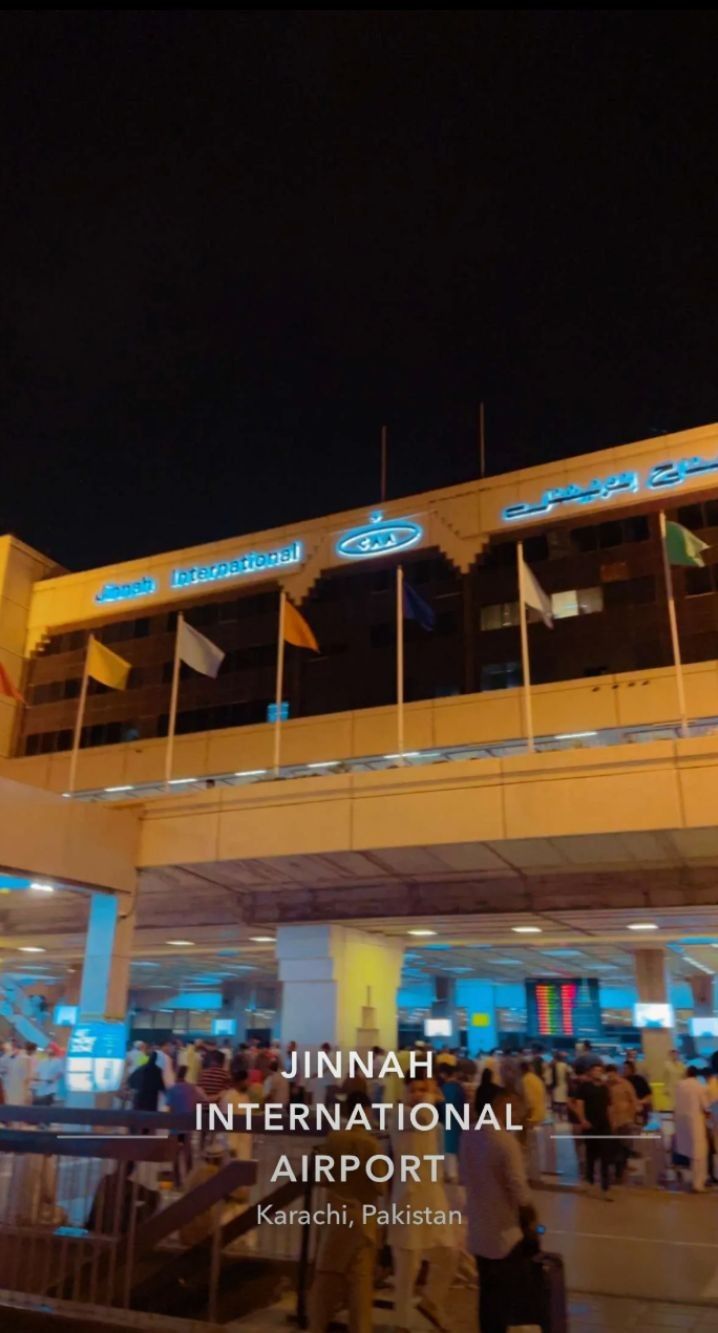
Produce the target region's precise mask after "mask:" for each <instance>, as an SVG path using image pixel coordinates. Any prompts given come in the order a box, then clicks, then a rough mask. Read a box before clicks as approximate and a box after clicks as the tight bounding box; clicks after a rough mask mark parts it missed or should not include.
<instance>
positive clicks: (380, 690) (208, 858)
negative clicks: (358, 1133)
mask: <svg viewBox="0 0 718 1333" xmlns="http://www.w3.org/2000/svg"><path fill="white" fill-rule="evenodd" d="M661 515H663V516H665V517H667V519H668V520H669V521H673V522H677V523H679V524H680V525H682V527H683V528H684V529H685V530H686V531H688V532H690V533H691V534H693V535H694V536H695V537H696V538H697V539H699V540H700V541H702V542H703V543H705V548H704V549H703V551H702V556H701V559H702V561H703V563H700V562H699V563H696V564H693V565H691V566H685V567H681V566H673V567H672V569H671V574H672V588H673V592H674V598H675V611H676V627H677V633H678V641H679V644H680V655H681V658H682V663H683V673H682V674H683V680H684V687H685V712H686V719H687V726H686V725H684V726H683V727H682V726H681V725H680V713H681V709H680V700H679V695H678V690H677V674H676V669H675V662H674V653H673V642H672V637H671V630H670V624H669V616H668V600H667V586H668V585H667V578H666V566H665V563H664V558H663V544H662V540H661V535H660V522H661ZM519 543H521V544H522V549H523V557H524V561H525V566H526V567H527V568H528V569H530V570H531V572H532V574H533V576H534V578H535V580H536V581H537V583H538V585H540V587H541V588H542V589H543V590H544V592H545V594H546V596H547V597H548V598H550V610H551V617H552V619H553V626H552V627H549V625H547V624H546V623H544V621H543V620H542V618H541V617H540V616H539V615H533V614H532V615H531V616H530V619H529V623H528V626H527V640H528V645H527V646H528V657H529V659H530V666H531V681H532V688H531V697H532V706H533V723H534V733H535V742H536V743H535V751H534V752H533V753H530V752H529V751H528V749H527V744H526V729H525V727H526V711H525V697H524V696H525V691H524V689H523V688H522V685H523V677H522V660H523V659H522V646H521V630H520V624H519V600H518V596H519V594H518V570H517V547H518V544H519ZM714 543H715V545H714ZM717 551H718V426H708V427H701V428H698V429H695V430H690V431H686V432H682V433H679V434H675V435H671V436H663V437H661V438H659V439H653V440H648V441H643V442H640V443H638V444H633V445H625V446H621V447H617V448H610V449H607V450H605V451H604V452H601V453H597V454H591V455H586V456H581V457H576V458H571V459H565V460H562V461H561V462H557V463H555V464H546V465H542V466H541V467H537V468H531V469H527V470H525V471H523V472H517V473H514V474H506V475H501V476H496V477H490V478H487V479H485V480H479V481H473V482H467V483H466V484H465V485H461V486H454V487H450V488H446V489H444V490H440V491H436V492H432V493H426V494H423V495H409V496H405V497H403V498H400V499H391V500H389V501H387V502H386V503H385V504H383V505H381V506H376V507H372V506H371V505H368V506H366V507H362V508H359V509H356V510H352V511H349V512H345V513H339V514H333V515H329V516H327V517H323V518H313V519H308V520H305V521H303V520H297V522H296V523H293V524H291V525H289V526H286V527H283V528H281V529H273V530H269V531H265V532H255V533H251V534H247V535H243V536H242V535H238V536H236V537H232V538H225V537H223V538H222V539H221V540H218V541H217V542H216V543H211V544H208V545H206V546H202V547H193V548H189V549H185V550H177V551H172V552H169V553H166V554H160V555H150V556H147V557H139V556H138V558H137V559H136V560H133V561H131V562H127V563H124V564H120V565H115V566H107V567H104V568H101V569H92V570H86V571H80V572H74V573H70V572H66V571H64V570H60V569H58V568H57V567H56V565H55V564H54V563H53V560H52V553H49V554H47V555H46V554H41V553H39V552H37V551H33V550H31V549H29V548H28V547H27V546H25V545H24V544H23V543H22V541H21V540H19V539H17V538H15V537H10V536H8V537H4V538H3V539H2V540H1V541H0V665H1V666H2V668H3V672H4V675H3V678H2V679H3V680H4V685H3V688H2V689H0V756H2V758H0V786H1V787H2V794H3V800H4V802H5V803H6V808H7V817H6V818H4V820H3V824H2V832H1V833H0V891H2V892H3V893H7V895H8V896H7V897H3V899H2V903H3V922H4V925H3V933H2V934H0V950H2V968H3V977H4V978H5V979H6V980H8V979H9V982H10V983H11V984H13V985H19V986H30V987H31V988H32V987H35V989H37V987H40V988H42V989H44V992H45V993H47V994H49V995H50V996H51V998H53V999H55V1000H57V1001H61V1000H62V1001H65V1000H67V1001H69V1002H71V1003H78V1004H79V1008H80V1012H87V1011H89V1012H91V1013H93V1014H94V1015H95V1016H96V1017H97V1016H98V1015H105V1016H106V1015H107V1013H108V1012H111V1013H112V1014H113V1016H114V1017H115V1018H116V1019H117V1018H118V1017H120V1016H122V1017H123V1018H124V1016H125V1014H126V1013H127V1012H128V1011H131V1012H132V1013H133V1014H134V1015H135V1026H136V1027H138V1028H140V1029H142V1030H143V1031H145V1030H152V1029H153V1028H157V1030H160V1029H161V1028H162V1026H163V1024H164V1026H165V1027H166V1028H169V1029H172V1028H175V1029H176V1028H178V1027H179V1028H181V1029H182V1030H188V1029H189V1030H194V1031H197V1030H200V1028H201V1030H206V1029H205V1028H204V1027H202V1025H203V1024H204V1025H206V1024H208V1023H209V1022H210V1021H211V1020H212V1021H213V1020H214V1019H217V1020H219V1019H221V1018H222V1017H223V1016H225V1017H226V1016H227V1014H228V1013H230V1014H231V1015H232V1021H233V1022H235V1021H236V1023H237V1024H238V1026H237V1027H236V1030H237V1031H238V1032H240V1033H241V1032H243V1031H249V1030H251V1029H253V1028H260V1029H262V1030H264V1031H271V1032H272V1034H273V1035H274V1036H277V1035H279V1034H280V1033H281V1034H282V1035H283V1036H284V1037H295V1036H297V1035H298V1028H301V1033H302V1036H303V1039H304V1040H305V1041H306V1042H308V1043H310V1044H311V1043H318V1042H320V1041H323V1040H330V1041H333V1042H336V1043H337V1044H340V1045H341V1044H343V1045H345V1046H346V1045H351V1044H352V1041H353V1040H354V1037H355V1034H356V1032H357V1030H358V1029H360V1028H361V1027H362V1022H363V1019H362V1015H364V1014H365V1011H366V1013H369V1012H371V1014H372V1016H373V1017H372V1022H373V1023H374V1026H375V1028H376V1032H377V1034H378V1039H380V1040H381V1041H382V1043H383V1044H385V1045H386V1046H387V1047H388V1046H391V1045H393V1044H394V1043H395V1042H396V1040H397V1035H398V1029H399V1028H400V1029H401V1030H402V1031H403V1032H409V1031H411V1032H414V1033H415V1032H416V1031H418V1030H421V1025H422V1024H423V1023H424V1022H425V1021H426V1020H427V1019H429V1018H432V1017H434V1018H437V1017H439V1018H442V1019H445V1018H446V1016H447V1015H449V1016H450V1017H451V1022H452V1024H453V1030H454V1031H457V1030H461V1031H462V1032H464V1034H466V1033H468V1036H467V1038H466V1039H467V1040H468V1042H469V1044H471V1045H475V1044H477V1043H478V1044H480V1045H482V1046H483V1047H487V1046H490V1045H493V1044H495V1043H496V1042H497V1041H498V1040H504V1038H505V1037H506V1035H507V1033H508V1034H514V1035H515V1037H516V1040H517V1041H520V1040H521V1039H523V1038H525V1037H526V1035H527V1033H528V1032H529V1030H531V1032H532V1033H533V1035H535V1034H536V1032H537V1031H539V1030H541V1031H543V1030H544V1029H545V1030H546V1031H545V1035H550V1036H552V1037H555V1038H562V1037H563V1038H568V1037H570V1038H571V1040H572V1041H573V1040H575V1038H576V1036H577V1033H578V1028H577V1026H576V1025H577V1024H578V1021H579V1020H578V1018H576V1017H575V1015H576V1014H583V1015H584V1018H583V1019H581V1022H584V1023H585V1022H589V1027H590V1029H591V1031H595V1030H596V1029H597V1028H598V1029H600V1028H601V1026H602V1025H603V1028H604V1029H605V1030H606V1031H608V1030H609V1029H611V1030H613V1029H615V1028H616V1027H619V1028H620V1026H621V1024H623V1026H624V1028H625V1027H630V1026H631V1025H632V1023H633V1011H634V1003H635V1002H637V1001H641V1002H642V1003H643V1002H645V1003H658V1004H667V1003H669V1002H670V1003H672V1006H673V1009H672V1011H671V1013H672V1015H673V1017H672V1018H671V1022H674V1021H675V1022H676V1023H677V1021H678V1020H677V1018H676V1016H677V1015H680V1024H681V1032H683V1033H685V1034H687V1033H688V1026H689V1021H690V1019H691V1017H693V1016H695V1015H702V1016H703V1017H704V1018H706V1019H708V1018H710V1019H711V1021H714V1018H713V1016H714V977H715V972H716V967H715V960H716V954H715V951H714V949H713V944H714V943H718V891H717V890H716V884H717V883H718V878H717V877H718V834H717V833H716V830H715V809H716V801H717V800H718V752H717V751H716V740H715V737H716V734H717V728H718V688H717V686H718V679H717V676H716V671H717V667H718V586H717V585H716V578H717V577H718V575H717V574H716V573H714V571H715V570H716V569H717V568H718V565H717V564H716V563H714V557H715V556H716V552H717ZM399 569H401V571H402V577H403V580H404V589H406V588H407V587H408V588H410V589H411V590H412V592H413V593H414V594H415V595H416V599H418V601H416V600H415V601H414V611H416V607H417V605H418V606H419V608H420V610H419V614H418V615H417V614H407V607H406V604H405V603H404V602H402V603H401V604H400V605H399V606H398V605H397V585H398V578H397V571H398V570H399ZM282 594H284V595H285V596H286V598H287V599H288V604H291V606H292V607H294V608H295V609H296V610H297V611H298V612H299V613H300V614H301V616H302V617H303V618H304V620H305V622H306V624H307V625H308V626H310V627H311V631H312V633H313V635H314V636H315V639H316V644H317V651H313V650H307V649H306V648H301V647H296V646H294V645H292V643H288V644H286V652H285V663H284V676H283V689H282V694H281V699H280V700H279V704H280V709H279V715H280V718H281V760H280V762H279V763H276V762H275V760H276V750H275V746H276V740H277V730H276V706H277V693H276V665H277V655H278V630H279V610H280V602H281V600H282ZM421 608H423V612H422V610H421ZM180 615H181V616H182V617H183V618H184V621H185V622H186V624H187V625H188V626H191V628H192V629H193V630H196V631H198V633H200V634H201V635H203V636H205V638H206V639H207V640H209V641H210V642H211V643H212V644H214V645H216V646H217V647H218V648H219V649H220V650H221V651H222V652H223V653H224V658H223V661H222V664H221V667H220V669H219V672H218V674H217V675H216V677H213V676H212V675H209V674H203V673H202V672H199V671H196V670H191V669H190V668H188V667H183V668H182V671H181V674H180V675H179V678H178V695H177V709H176V720H177V724H176V736H175V742H174V750H173V757H172V766H171V770H170V771H169V773H168V771H167V768H166V758H167V731H168V717H169V714H170V699H171V691H172V676H173V662H174V657H175V646H176V641H177V624H178V617H179V616H180ZM91 636H94V639H95V640H96V641H97V642H99V643H100V644H102V645H103V646H104V647H105V648H107V649H109V650H110V651H111V652H112V653H115V654H117V655H118V656H119V657H120V658H122V659H123V660H124V662H126V663H128V664H129V666H130V671H129V676H128V678H127V680H126V681H123V685H124V687H123V688H108V687H106V686H104V685H102V684H99V683H96V682H95V681H94V680H90V682H89V688H88V692H87V697H86V701H85V708H84V714H83V715H82V729H81V735H80V748H79V752H78V762H77V767H76V773H75V775H74V776H75V780H74V781H73V782H71V781H70V773H71V751H72V745H73V735H74V731H75V727H76V723H77V719H78V712H79V706H80V694H81V689H82V680H83V673H84V668H85V662H86V654H87V649H88V643H89V641H90V638H91ZM399 638H402V639H403V652H404V671H403V680H404V694H405V708H404V709H403V729H402V731H401V733H399V732H398V728H397V714H398V709H397V648H398V641H399ZM400 736H401V739H400ZM37 881H39V882H40V887H41V888H42V886H43V885H47V884H49V885H50V886H51V887H54V890H55V892H54V896H52V897H47V898H43V897H42V895H41V894H40V893H37V894H36V895H33V892H30V891H28V892H27V893H25V892H12V890H14V889H19V890H24V889H28V890H30V889H31V888H32V885H33V883H34V884H35V887H37ZM41 899H42V901H40V900H41ZM108 903H110V904H114V905H111V906H108ZM88 904H89V906H88ZM123 904H124V905H125V906H124V907H123ZM128 904H129V906H128ZM641 930H646V932H647V933H646V935H641V934H640V931H641ZM634 931H636V932H639V933H633V932H634ZM651 931H652V932H655V933H654V934H650V933H648V932H651ZM98 951H99V952H98ZM25 954H37V955H38V957H37V958H33V959H32V960H30V959H29V958H26V957H25V956H24V955H25ZM40 955H42V957H40ZM105 955H106V957H105ZM103 957H104V963H103V965H102V967H98V958H100V959H102V958H103ZM103 969H104V970H103ZM98 978H99V981H98ZM526 982H531V985H532V986H533V989H532V990H530V991H529V992H527V991H526V989H525V983H526ZM554 983H556V985H557V986H558V987H559V990H558V991H556V990H553V991H552V990H551V989H550V988H551V986H553V984H554ZM546 986H548V987H549V990H548V991H546V989H545V988H546ZM562 986H564V987H568V989H567V990H566V992H565V995H564V992H563V991H561V989H560V988H561V987H562ZM537 987H538V988H541V987H543V988H544V989H543V990H541V989H537ZM368 992H371V1000H369V998H368ZM562 996H563V999H562V998H561V997H562ZM567 997H568V998H567ZM564 1000H565V1001H566V1004H567V1006H568V1007H567V1009H566V1011H565V1015H564V1017H566V1015H568V1017H569V1018H570V1023H569V1026H568V1028H565V1027H562V1026H561V1023H560V1022H559V1021H558V1018H556V1020H555V1021H554V1020H553V1019H552V1020H551V1021H549V1019H548V1018H547V1014H549V1011H551V1012H553V1010H551V1005H555V1004H558V1006H559V1008H558V1010H556V1013H557V1014H558V1015H559V1018H560V1013H561V1004H562V1003H563V1001H564ZM158 1010H161V1013H159V1012H158ZM168 1015H169V1016H168ZM457 1015H460V1016H459V1017H457ZM542 1015H543V1017H542ZM586 1016H587V1017H586ZM567 1021H568V1020H567ZM542 1024H543V1028H542V1026H541V1025H542ZM547 1024H548V1027H547ZM552 1024H553V1025H552ZM557 1024H558V1025H557ZM472 1025H473V1026H474V1027H475V1028H476V1031H472ZM654 1035H657V1037H660V1043H659V1044H658V1046H656V1063H658V1062H659V1057H660V1058H662V1057H661V1056H660V1052H661V1051H663V1050H664V1049H665V1046H666V1042H670V1041H671V1040H672V1039H673V1032H672V1029H671V1030H668V1029H667V1030H665V1031H661V1032H660V1033H658V1034H654ZM650 1040H653V1038H652V1037H650V1036H649V1037H647V1038H645V1040H644V1044H646V1042H649V1043H650Z"/></svg>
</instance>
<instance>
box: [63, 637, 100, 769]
mask: <svg viewBox="0 0 718 1333" xmlns="http://www.w3.org/2000/svg"><path fill="white" fill-rule="evenodd" d="M93 637H94V636H93V635H92V634H89V635H88V637H87V644H86V647H85V666H84V669H83V672H82V685H81V686H80V698H79V701H78V705H77V717H76V718H75V735H74V736H73V738H72V754H71V756H70V778H69V782H68V787H67V789H68V791H69V792H70V793H72V792H74V790H75V779H76V777H77V756H78V754H79V751H80V740H81V738H82V724H83V722H84V720H85V704H86V703H87V685H88V681H89V675H88V671H87V668H88V665H89V661H90V644H91V643H92V640H93Z"/></svg>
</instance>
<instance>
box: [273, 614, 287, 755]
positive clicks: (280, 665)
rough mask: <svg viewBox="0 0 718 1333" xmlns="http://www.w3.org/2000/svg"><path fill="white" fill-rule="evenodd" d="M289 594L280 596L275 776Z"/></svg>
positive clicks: (280, 738) (278, 751) (278, 749)
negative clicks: (286, 610) (285, 619)
mask: <svg viewBox="0 0 718 1333" xmlns="http://www.w3.org/2000/svg"><path fill="white" fill-rule="evenodd" d="M286 601H287V594H286V592H285V591H284V588H282V589H281V591H280V594H279V643H278V644H277V684H276V689H275V692H274V699H275V705H276V713H275V716H274V776H275V777H278V775H279V755H280V747H281V742H282V692H283V689H284V612H285V607H286Z"/></svg>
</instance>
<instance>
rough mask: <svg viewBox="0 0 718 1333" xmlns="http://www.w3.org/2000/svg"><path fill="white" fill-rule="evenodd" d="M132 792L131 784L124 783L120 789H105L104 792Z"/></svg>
mask: <svg viewBox="0 0 718 1333" xmlns="http://www.w3.org/2000/svg"><path fill="white" fill-rule="evenodd" d="M133 790H134V788H133V786H132V783H131V782H128V783H125V784H124V786H122V787H105V791H107V792H112V791H133Z"/></svg>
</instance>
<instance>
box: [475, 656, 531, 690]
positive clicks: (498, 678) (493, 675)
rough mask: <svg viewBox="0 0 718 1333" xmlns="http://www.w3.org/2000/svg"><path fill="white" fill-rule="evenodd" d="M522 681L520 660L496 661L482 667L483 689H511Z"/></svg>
mask: <svg viewBox="0 0 718 1333" xmlns="http://www.w3.org/2000/svg"><path fill="white" fill-rule="evenodd" d="M521 681H522V674H521V664H520V663H519V662H494V663H491V665H489V666H482V668H481V688H482V690H510V689H512V688H514V687H515V686H516V685H520V684H521Z"/></svg>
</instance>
